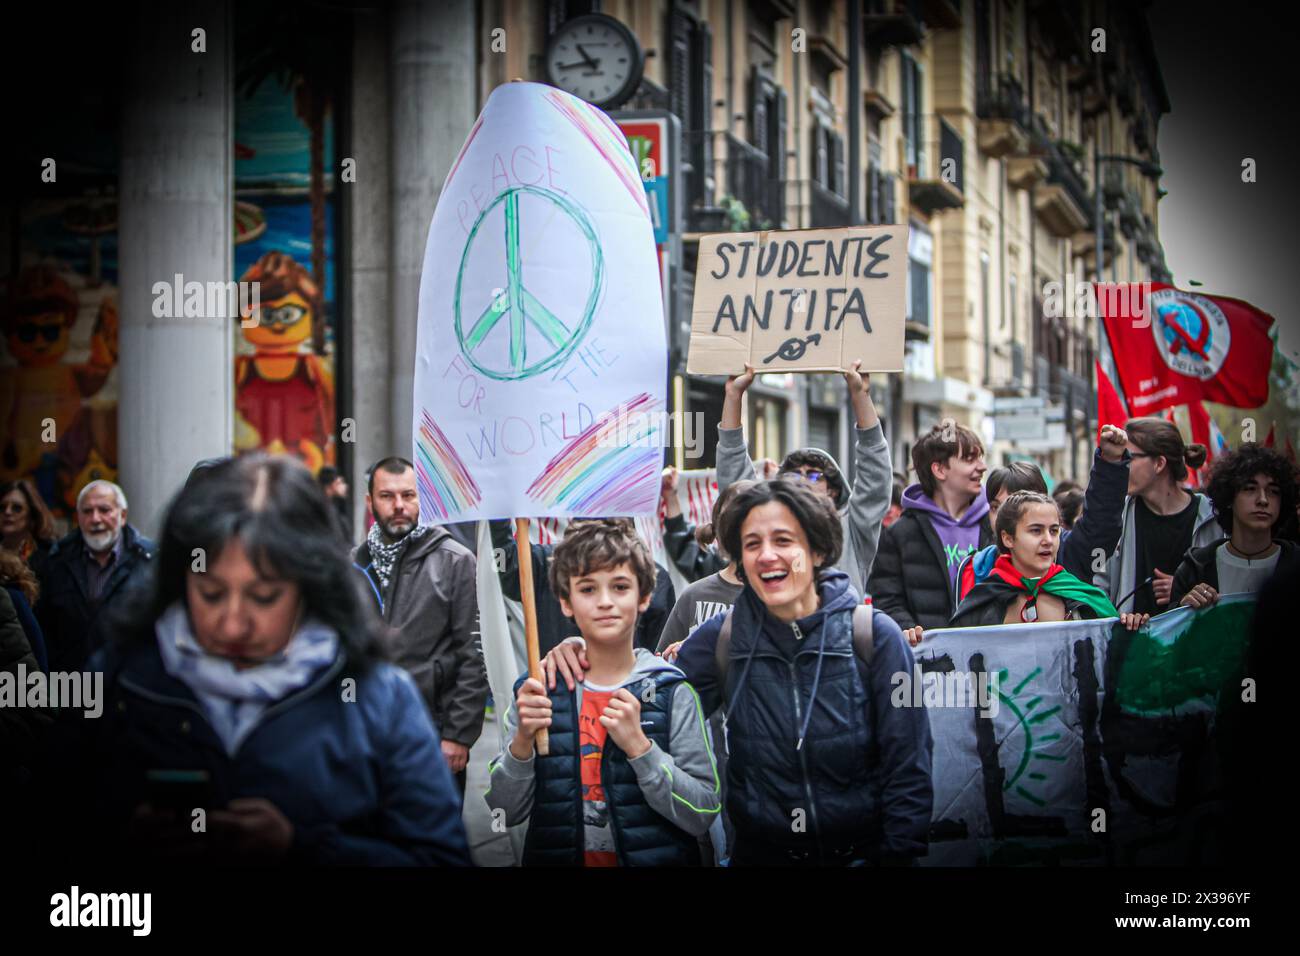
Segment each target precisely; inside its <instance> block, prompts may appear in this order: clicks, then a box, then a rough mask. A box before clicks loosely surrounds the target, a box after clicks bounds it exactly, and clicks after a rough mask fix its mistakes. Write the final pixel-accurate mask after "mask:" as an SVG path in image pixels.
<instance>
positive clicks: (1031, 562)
mask: <svg viewBox="0 0 1300 956" xmlns="http://www.w3.org/2000/svg"><path fill="white" fill-rule="evenodd" d="M994 530H995V532H996V534H997V546H998V551H999V554H998V557H997V560H996V561H995V562H994V564H993V570H992V571H991V573H990V574H989V576H988V577H987V578H986V579H985V580H984V581H982V582H980V583H979V584H977V585H976V586H975V587H974V588H972V589H971V591H970V592H969V593H968V594H967V595H966V597H965V598H964V599H963V600H962V601H961V603H960V604H959V605H958V606H957V610H956V612H955V613H954V614H953V616H952V620H951V621H950V622H949V624H948V626H949V627H980V626H989V625H996V624H1021V623H1024V624H1029V623H1033V622H1035V621H1072V620H1089V619H1096V618H1106V617H1118V618H1120V620H1121V622H1122V623H1123V624H1124V626H1125V627H1127V628H1128V629H1129V630H1137V629H1138V628H1139V627H1141V626H1142V625H1143V624H1145V623H1146V622H1147V620H1148V619H1149V615H1147V614H1136V613H1128V614H1120V613H1119V611H1118V610H1117V609H1116V608H1115V605H1114V604H1112V603H1111V602H1110V598H1108V597H1107V596H1106V593H1105V592H1104V591H1102V590H1101V588H1098V587H1095V586H1093V585H1091V584H1087V583H1085V582H1083V581H1081V580H1079V579H1078V578H1077V577H1075V576H1074V575H1073V574H1071V573H1070V572H1069V571H1067V570H1065V568H1063V567H1062V566H1061V565H1059V564H1057V563H1056V554H1057V549H1058V548H1059V547H1060V543H1061V513H1060V509H1059V508H1058V506H1057V504H1056V502H1055V501H1054V500H1053V499H1052V498H1050V497H1048V496H1047V495H1044V494H1040V493H1039V492H1033V491H1020V492H1016V493H1015V494H1012V495H1010V496H1008V498H1007V500H1006V501H1005V502H1003V504H1002V507H1001V508H999V509H998V517H997V522H996V525H995V528H994ZM913 630H916V631H919V630H920V629H919V628H914V629H913ZM908 639H909V640H910V641H912V642H913V643H915V642H916V641H917V640H919V639H920V635H919V634H908Z"/></svg>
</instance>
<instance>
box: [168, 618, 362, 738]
mask: <svg viewBox="0 0 1300 956" xmlns="http://www.w3.org/2000/svg"><path fill="white" fill-rule="evenodd" d="M154 633H155V634H156V635H157V638H158V650H159V651H160V652H161V653H162V661H163V667H164V669H166V671H167V673H168V674H170V675H171V676H172V677H175V678H176V679H177V680H179V681H182V682H183V683H184V684H185V686H187V687H188V688H189V689H190V690H191V691H193V693H194V696H195V697H197V698H198V699H199V703H200V704H202V705H203V711H204V713H205V714H206V715H207V717H208V721H209V723H211V724H212V729H213V730H215V731H216V732H217V736H218V737H220V738H221V742H222V743H223V744H224V745H225V747H226V753H227V754H228V755H230V756H232V757H233V756H234V755H235V751H236V750H238V749H239V745H240V744H241V743H243V741H244V738H246V737H247V736H248V735H249V734H250V733H251V732H252V730H253V728H254V727H256V726H257V723H258V721H259V720H260V718H261V716H262V712H263V711H265V710H266V708H267V707H269V706H271V705H272V704H274V703H275V702H276V701H278V700H282V699H283V698H285V697H287V696H288V695H289V694H291V693H292V692H293V691H296V690H299V689H301V688H303V687H305V686H307V684H308V683H309V682H310V681H311V679H312V678H313V677H315V676H316V675H317V674H318V673H319V672H320V671H322V670H324V669H325V668H326V667H328V666H329V665H330V664H332V663H333V662H334V658H335V657H336V656H337V655H338V647H339V638H338V633H337V632H336V631H335V630H334V629H333V628H331V627H327V626H326V625H324V624H322V623H321V622H320V621H316V620H312V619H308V620H306V621H304V622H303V623H302V624H301V626H300V627H299V628H298V630H297V632H296V633H295V634H294V635H293V637H291V638H290V639H289V643H288V644H287V645H285V648H284V650H282V651H281V652H280V653H279V654H276V655H275V656H274V657H272V658H270V659H269V660H267V661H265V662H263V663H261V664H258V665H257V666H256V667H249V668H247V669H245V670H238V669H236V667H235V665H234V663H233V662H231V661H229V660H227V659H226V658H224V657H217V656H215V655H213V654H209V653H208V652H207V651H205V650H203V648H202V647H200V646H199V644H198V642H197V641H196V640H195V639H194V634H193V632H192V631H191V630H190V620H189V615H188V614H187V613H186V610H185V604H184V603H183V602H181V601H177V602H176V603H175V604H173V605H172V606H171V607H169V608H168V609H167V610H166V611H165V612H163V615H162V616H161V617H160V618H158V622H157V624H155V625H154Z"/></svg>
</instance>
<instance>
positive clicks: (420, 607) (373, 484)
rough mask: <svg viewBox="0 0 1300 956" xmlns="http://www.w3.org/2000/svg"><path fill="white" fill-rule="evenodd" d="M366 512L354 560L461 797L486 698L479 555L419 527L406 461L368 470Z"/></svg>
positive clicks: (438, 529)
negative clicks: (367, 522)
mask: <svg viewBox="0 0 1300 956" xmlns="http://www.w3.org/2000/svg"><path fill="white" fill-rule="evenodd" d="M366 507H367V508H369V509H370V513H371V514H372V515H374V518H375V523H374V524H373V525H371V527H370V532H369V533H368V534H367V535H366V540H365V543H364V544H362V545H361V547H359V548H357V550H356V551H355V552H354V554H353V560H354V562H355V563H356V565H357V567H358V568H359V569H360V570H361V571H362V573H363V574H365V576H366V580H367V582H368V583H369V588H368V590H369V591H370V593H371V596H372V597H373V598H374V599H375V604H376V606H377V607H378V609H379V613H380V615H381V616H382V617H383V619H384V623H385V624H387V625H388V635H387V637H388V642H387V643H388V650H389V653H390V655H391V658H392V660H393V662H394V663H396V664H397V665H398V666H400V667H403V668H405V669H406V670H407V671H408V672H409V673H410V675H411V676H412V677H413V678H414V679H415V683H416V685H417V686H418V687H419V688H420V693H421V695H423V697H424V702H425V705H426V706H427V707H428V708H429V714H430V716H432V718H433V722H434V724H436V725H437V727H438V732H439V734H440V735H441V737H442V753H443V756H444V757H446V759H447V764H448V766H449V767H450V768H451V772H452V773H453V774H454V775H455V777H456V782H457V783H458V784H459V785H460V790H461V794H462V795H464V793H465V766H466V764H467V763H468V762H469V750H470V747H472V746H473V744H474V741H476V740H477V739H478V735H479V733H480V731H481V730H482V729H483V708H484V706H485V705H486V704H487V696H488V681H487V668H486V667H484V665H483V651H482V648H481V646H480V643H479V632H478V591H477V588H476V585H475V559H474V554H473V552H471V551H470V550H469V549H468V548H466V547H465V546H464V545H462V544H460V543H459V542H457V541H456V540H455V539H454V538H453V537H452V536H451V534H450V532H448V531H447V529H446V528H443V527H442V526H440V525H421V524H420V523H419V520H420V498H419V494H418V493H417V491H416V487H415V469H414V467H413V466H412V465H411V463H410V462H409V461H407V460H406V459H405V458H385V459H383V460H382V461H380V462H377V463H376V464H375V465H374V467H372V468H371V469H370V479H369V488H368V490H367V492H366Z"/></svg>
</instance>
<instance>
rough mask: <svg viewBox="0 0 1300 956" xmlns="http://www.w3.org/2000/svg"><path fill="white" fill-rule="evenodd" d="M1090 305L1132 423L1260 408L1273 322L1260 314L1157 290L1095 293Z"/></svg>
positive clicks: (1224, 300) (1213, 298)
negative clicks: (1202, 405) (1212, 407)
mask: <svg viewBox="0 0 1300 956" xmlns="http://www.w3.org/2000/svg"><path fill="white" fill-rule="evenodd" d="M1146 288H1149V289H1150V295H1147V293H1146V291H1145V289H1146ZM1097 299H1098V302H1097V304H1098V308H1099V310H1100V312H1101V315H1102V318H1103V320H1104V321H1105V323H1106V334H1107V336H1109V338H1110V344H1111V351H1112V353H1113V354H1114V356H1115V369H1116V371H1117V373H1118V375H1119V384H1120V386H1121V387H1122V388H1123V389H1124V394H1125V395H1126V396H1128V403H1129V408H1130V409H1131V410H1132V412H1133V414H1134V415H1149V414H1151V413H1152V412H1155V411H1158V410H1160V409H1162V408H1170V407H1172V406H1174V405H1190V404H1191V403H1192V402H1198V401H1207V402H1218V403H1220V404H1222V405H1231V406H1233V407H1234V408H1258V407H1259V406H1261V405H1264V404H1265V403H1267V402H1268V372H1269V368H1270V366H1271V365H1272V363H1273V340H1272V339H1271V338H1270V337H1269V330H1270V329H1271V328H1272V326H1273V317H1272V316H1271V315H1269V314H1268V313H1267V312H1264V311H1262V310H1260V309H1257V308H1255V307H1254V306H1253V305H1251V304H1250V303H1248V302H1243V301H1242V300H1241V299H1231V298H1228V297H1227V296H1221V295H1203V294H1201V293H1199V292H1184V291H1183V290H1182V289H1175V288H1174V287H1173V286H1169V285H1165V284H1163V283H1160V282H1153V283H1151V284H1150V286H1149V287H1144V286H1143V285H1141V284H1138V283H1129V284H1122V283H1121V284H1120V285H1103V286H1101V287H1100V288H1099V291H1098V296H1097Z"/></svg>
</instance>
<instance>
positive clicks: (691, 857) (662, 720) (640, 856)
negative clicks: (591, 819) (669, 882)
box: [514, 667, 700, 866]
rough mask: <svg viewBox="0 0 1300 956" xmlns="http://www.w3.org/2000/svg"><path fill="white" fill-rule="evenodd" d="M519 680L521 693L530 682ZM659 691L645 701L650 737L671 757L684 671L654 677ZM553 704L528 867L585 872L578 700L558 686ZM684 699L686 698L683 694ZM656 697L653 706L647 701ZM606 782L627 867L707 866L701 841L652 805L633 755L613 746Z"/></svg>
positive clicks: (603, 767)
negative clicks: (672, 722)
mask: <svg viewBox="0 0 1300 956" xmlns="http://www.w3.org/2000/svg"><path fill="white" fill-rule="evenodd" d="M527 676H528V675H527V674H525V675H524V676H523V677H520V678H519V680H517V681H515V688H514V690H515V694H516V695H517V694H518V693H519V688H520V686H521V685H522V684H523V682H524V680H525V679H526V678H527ZM653 680H654V692H653V693H652V694H649V695H647V696H643V697H641V726H642V729H643V732H644V733H645V735H646V736H647V737H649V738H650V740H651V741H652V742H653V743H656V744H658V745H659V747H660V749H662V750H665V751H668V750H670V749H671V748H670V746H669V730H670V715H671V714H672V701H673V694H674V693H675V692H676V691H677V689H678V687H679V686H680V685H681V683H682V675H681V672H680V671H679V670H677V669H676V668H666V667H665V668H664V669H663V670H658V671H655V672H654V674H653ZM555 683H556V687H555V690H553V691H550V692H549V696H550V698H551V705H552V709H551V727H550V752H549V753H548V754H547V755H546V756H544V757H543V756H538V757H536V764H535V770H534V772H535V773H536V780H537V782H536V788H537V789H536V793H535V795H534V797H533V808H532V812H531V814H530V815H529V822H528V836H527V838H526V840H525V842H524V858H523V865H524V866H581V865H582V863H583V852H584V846H583V843H584V828H583V813H584V806H583V798H582V791H583V786H582V771H581V766H580V761H581V760H582V755H581V754H580V753H579V740H580V735H579V732H578V695H577V694H576V693H574V692H572V691H570V690H569V689H568V686H567V685H566V684H565V683H564V681H556V682H555ZM683 693H684V692H683ZM647 697H648V699H647ZM600 779H601V784H602V786H603V787H604V789H605V797H606V806H607V808H608V810H609V819H610V828H611V831H612V832H613V836H614V847H615V851H616V852H617V854H618V862H619V865H620V866H699V865H700V850H699V845H698V843H697V842H696V839H695V837H693V836H691V834H689V833H687V832H686V831H685V830H680V829H678V828H677V827H675V826H673V825H672V824H671V823H670V822H669V821H668V820H666V819H664V817H662V816H660V815H659V814H658V813H656V812H655V811H654V810H653V809H652V808H651V807H650V804H648V803H647V802H646V799H645V796H644V794H642V792H641V787H640V785H639V784H638V783H637V777H636V771H634V770H633V769H632V766H631V764H630V762H629V761H628V757H627V754H626V753H624V752H623V750H622V748H620V747H619V746H618V744H616V743H615V742H614V739H613V738H612V737H607V738H606V739H605V746H604V748H603V751H602V754H601V761H600Z"/></svg>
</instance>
